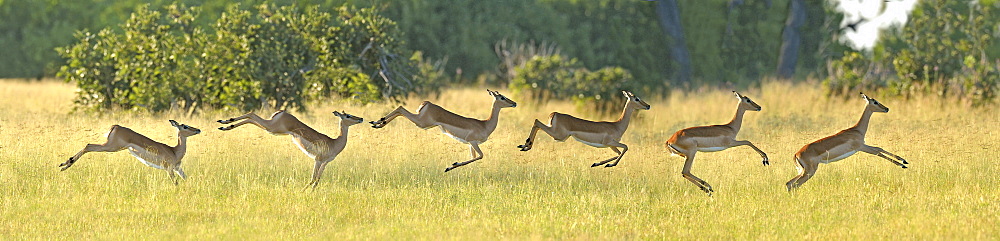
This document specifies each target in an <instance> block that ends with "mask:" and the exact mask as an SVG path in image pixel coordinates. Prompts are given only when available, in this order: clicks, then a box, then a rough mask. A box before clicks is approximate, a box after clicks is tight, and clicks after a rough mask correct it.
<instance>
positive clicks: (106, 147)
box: [59, 138, 125, 171]
mask: <svg viewBox="0 0 1000 241" xmlns="http://www.w3.org/2000/svg"><path fill="white" fill-rule="evenodd" d="M109 139H110V138H109ZM123 149H125V146H124V145H119V144H118V143H104V144H103V145H100V144H87V146H86V147H84V148H83V150H80V152H77V153H76V155H73V156H72V157H70V158H69V160H66V162H63V163H61V164H59V166H60V167H62V168H61V169H59V170H60V171H65V170H66V169H67V168H69V167H70V166H73V164H75V163H76V161H78V160H80V157H82V156H83V154H87V153H88V152H116V151H121V150H123Z"/></svg>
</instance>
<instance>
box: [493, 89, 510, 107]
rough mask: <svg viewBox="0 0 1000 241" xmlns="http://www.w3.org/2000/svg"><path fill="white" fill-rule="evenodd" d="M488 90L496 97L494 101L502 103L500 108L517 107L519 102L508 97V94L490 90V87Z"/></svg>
mask: <svg viewBox="0 0 1000 241" xmlns="http://www.w3.org/2000/svg"><path fill="white" fill-rule="evenodd" d="M486 92H489V93H490V95H492V96H493V98H496V99H495V100H494V101H493V103H499V104H500V108H507V107H517V102H514V101H513V100H511V99H510V98H507V97H506V96H503V95H501V94H500V92H496V91H492V90H489V89H487V90H486Z"/></svg>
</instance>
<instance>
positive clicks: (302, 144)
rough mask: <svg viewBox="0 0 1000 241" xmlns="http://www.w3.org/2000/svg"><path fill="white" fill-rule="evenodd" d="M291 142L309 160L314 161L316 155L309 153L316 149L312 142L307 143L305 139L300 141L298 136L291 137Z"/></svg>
mask: <svg viewBox="0 0 1000 241" xmlns="http://www.w3.org/2000/svg"><path fill="white" fill-rule="evenodd" d="M292 142H294V143H295V146H297V147H299V150H302V153H305V154H306V156H309V158H313V159H316V155H315V154H313V152H310V150H313V151H315V149H316V146H315V145H314V144H313V143H312V142H309V141H307V140H306V139H302V138H301V137H298V136H296V137H293V138H292Z"/></svg>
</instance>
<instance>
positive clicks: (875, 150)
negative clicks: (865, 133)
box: [861, 145, 907, 168]
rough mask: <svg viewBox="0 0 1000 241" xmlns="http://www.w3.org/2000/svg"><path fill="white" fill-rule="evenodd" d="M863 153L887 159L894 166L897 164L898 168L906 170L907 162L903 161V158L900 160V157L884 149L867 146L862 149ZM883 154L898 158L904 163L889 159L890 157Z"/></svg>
mask: <svg viewBox="0 0 1000 241" xmlns="http://www.w3.org/2000/svg"><path fill="white" fill-rule="evenodd" d="M861 151H863V152H865V153H868V154H872V155H876V156H879V157H881V158H885V159H886V160H889V161H891V162H892V163H893V164H896V165H897V166H900V167H903V168H906V165H905V164H907V162H906V160H903V158H900V157H899V156H896V155H894V154H892V153H889V152H887V151H885V150H883V149H882V148H878V147H874V146H868V145H865V146H862V147H861ZM882 153H888V154H889V155H892V156H894V157H896V158H899V159H900V160H902V161H903V163H899V162H898V161H896V160H893V159H892V158H889V157H888V156H885V155H884V154H882Z"/></svg>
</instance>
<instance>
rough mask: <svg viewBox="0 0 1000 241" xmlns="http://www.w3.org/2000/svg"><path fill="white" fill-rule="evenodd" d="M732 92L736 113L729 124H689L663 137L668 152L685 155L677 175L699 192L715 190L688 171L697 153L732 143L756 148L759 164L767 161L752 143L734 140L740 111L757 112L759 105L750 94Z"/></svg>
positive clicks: (739, 125) (741, 113)
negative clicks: (735, 101) (735, 103)
mask: <svg viewBox="0 0 1000 241" xmlns="http://www.w3.org/2000/svg"><path fill="white" fill-rule="evenodd" d="M733 94H735V95H736V98H737V99H739V100H740V102H739V104H738V105H737V106H736V116H735V117H733V120H732V121H730V122H729V124H725V125H712V126H697V127H690V128H687V129H683V130H680V131H677V132H676V133H674V135H673V136H671V137H670V139H669V140H667V149H669V150H670V152H671V153H672V154H675V155H679V156H681V157H685V158H687V159H686V160H685V161H684V170H683V171H681V175H683V176H684V178H685V179H687V180H688V181H691V182H692V183H694V185H696V186H698V188H701V190H702V191H705V193H708V195H709V196H711V195H712V192H714V191H715V190H712V186H711V185H708V183H707V182H705V181H704V180H701V178H698V177H696V176H694V174H691V164H693V163H694V155H695V154H696V153H697V152H699V151H700V152H715V151H721V150H725V149H728V148H730V147H735V146H750V148H753V150H754V151H757V153H758V154H760V156H761V157H763V158H764V161H763V163H764V165H765V166H767V165H768V164H769V163H768V162H767V154H764V152H763V151H761V150H760V149H759V148H757V146H754V145H753V143H750V141H737V140H736V134H738V133H739V132H740V127H741V126H742V125H743V113H745V112H746V111H748V110H749V111H760V110H761V108H760V105H757V103H754V102H753V100H750V97H746V96H744V95H740V93H737V92H736V91H733Z"/></svg>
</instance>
